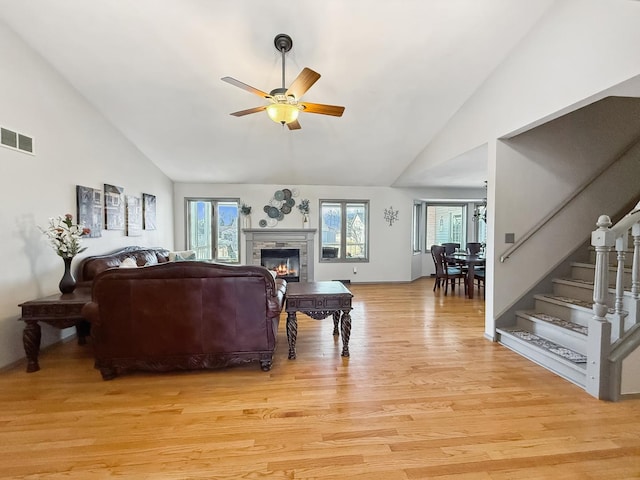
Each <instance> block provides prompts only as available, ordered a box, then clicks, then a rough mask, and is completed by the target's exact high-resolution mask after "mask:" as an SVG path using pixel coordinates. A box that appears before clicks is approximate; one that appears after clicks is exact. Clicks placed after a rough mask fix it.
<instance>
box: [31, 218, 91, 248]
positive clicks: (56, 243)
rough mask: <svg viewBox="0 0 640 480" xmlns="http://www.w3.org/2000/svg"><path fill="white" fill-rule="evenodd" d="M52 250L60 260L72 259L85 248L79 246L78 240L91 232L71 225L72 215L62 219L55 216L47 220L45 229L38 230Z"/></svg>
mask: <svg viewBox="0 0 640 480" xmlns="http://www.w3.org/2000/svg"><path fill="white" fill-rule="evenodd" d="M40 230H41V231H42V233H44V234H45V235H46V236H47V238H48V239H49V242H50V243H51V247H52V248H53V250H54V251H55V252H56V253H57V254H58V255H59V256H61V257H62V258H73V257H75V256H76V255H77V254H79V253H82V252H84V251H85V250H86V249H87V247H81V246H80V238H82V237H83V236H84V235H88V234H89V233H91V230H90V229H88V228H84V227H83V226H82V225H78V224H74V223H73V215H71V214H70V213H67V214H66V215H65V216H64V217H63V216H61V215H60V216H57V217H54V218H50V219H49V227H48V228H47V229H44V228H40Z"/></svg>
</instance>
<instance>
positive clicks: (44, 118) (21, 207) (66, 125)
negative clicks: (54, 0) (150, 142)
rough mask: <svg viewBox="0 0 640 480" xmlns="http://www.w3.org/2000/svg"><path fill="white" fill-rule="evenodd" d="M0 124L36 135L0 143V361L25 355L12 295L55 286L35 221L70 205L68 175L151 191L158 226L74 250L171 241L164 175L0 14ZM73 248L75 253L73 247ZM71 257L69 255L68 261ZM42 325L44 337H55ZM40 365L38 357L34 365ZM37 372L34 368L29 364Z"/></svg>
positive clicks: (58, 269) (81, 181) (29, 295)
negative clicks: (21, 146) (12, 145)
mask: <svg viewBox="0 0 640 480" xmlns="http://www.w3.org/2000/svg"><path fill="white" fill-rule="evenodd" d="M0 57H1V58H2V59H3V60H2V61H3V68H2V74H1V75H0V91H1V92H3V94H2V100H1V102H2V104H1V108H0V125H1V126H3V127H5V128H10V129H12V130H15V131H18V132H21V133H24V134H26V135H29V136H31V137H33V138H34V146H35V155H28V154H25V153H20V152H16V151H14V150H11V149H8V148H4V147H0V186H1V187H0V205H1V206H0V223H1V224H2V225H3V228H2V229H0V244H1V245H2V251H3V253H4V255H3V262H2V269H0V292H2V293H1V296H0V366H4V365H7V364H10V363H12V362H14V361H17V360H18V359H20V358H22V357H24V350H23V346H22V328H23V324H22V323H21V322H18V321H17V320H18V319H19V318H20V309H19V308H18V304H19V303H21V302H24V301H27V300H31V299H35V298H38V297H42V296H45V295H50V294H53V293H56V292H57V288H58V282H59V281H60V278H61V277H62V273H63V265H62V260H61V259H60V257H58V256H57V255H56V254H55V252H54V251H53V250H52V249H51V248H50V246H49V244H48V243H47V242H46V240H45V238H44V235H43V234H42V233H41V232H40V231H39V230H38V228H37V226H46V224H47V220H48V218H49V217H53V216H57V215H64V214H65V213H71V214H73V215H74V217H75V216H76V215H77V209H76V200H75V188H76V185H84V186H87V187H93V188H99V189H101V188H102V186H103V184H104V183H110V184H115V185H118V186H122V187H124V189H125V193H127V194H130V195H136V196H140V195H141V193H142V192H144V193H151V194H154V195H156V196H157V202H158V218H157V223H158V230H156V231H153V232H144V233H143V236H141V237H126V236H124V234H123V232H114V231H103V236H102V237H101V238H96V239H84V241H83V245H84V246H86V247H88V248H87V251H86V252H84V253H83V254H82V255H83V256H86V255H96V254H100V253H105V252H108V251H111V250H114V249H116V248H118V247H120V246H125V245H147V246H164V247H167V248H172V246H173V212H172V205H173V204H172V202H173V199H172V194H173V185H172V182H171V181H170V180H169V179H168V178H167V177H166V176H165V175H163V174H162V173H161V172H160V171H159V170H158V169H157V168H156V167H155V166H154V165H153V164H152V163H151V162H150V161H149V160H148V159H147V158H146V157H144V156H143V155H142V154H141V153H140V152H139V151H138V150H137V149H136V148H135V147H134V146H133V145H132V144H131V143H130V142H128V141H127V140H126V139H125V138H123V136H122V135H121V134H120V133H119V132H118V131H117V130H116V129H115V128H114V127H113V126H112V125H111V124H110V123H109V122H108V121H106V119H105V118H103V117H102V116H101V115H100V114H99V113H97V112H96V110H95V109H94V108H93V107H92V106H91V105H90V104H88V103H87V102H86V101H85V100H84V98H83V97H81V96H80V95H79V94H78V93H77V92H76V91H75V90H74V89H73V88H72V87H71V86H70V85H69V84H68V83H66V81H65V80H63V79H62V78H61V77H60V76H59V75H58V74H57V73H56V72H55V71H53V70H52V69H51V67H50V66H49V65H48V64H47V63H45V62H44V61H43V60H42V59H41V58H40V57H39V56H37V55H36V54H35V53H34V52H33V51H31V50H30V49H29V48H28V47H27V46H26V45H25V44H24V43H23V42H22V41H21V40H20V39H19V38H17V37H16V36H15V35H14V34H13V32H11V31H10V30H8V29H7V28H6V27H5V26H4V24H2V23H0ZM77 258H81V257H77ZM75 263H76V262H74V264H75ZM61 333H62V334H65V335H66V334H69V332H68V331H65V332H60V331H59V330H57V329H54V328H51V327H49V326H47V325H45V326H43V341H42V344H43V346H45V345H47V344H50V343H52V342H54V341H56V340H58V339H59V338H60V335H61ZM42 363H44V362H41V366H42V368H43V369H44V368H46V365H42ZM34 375H35V374H34Z"/></svg>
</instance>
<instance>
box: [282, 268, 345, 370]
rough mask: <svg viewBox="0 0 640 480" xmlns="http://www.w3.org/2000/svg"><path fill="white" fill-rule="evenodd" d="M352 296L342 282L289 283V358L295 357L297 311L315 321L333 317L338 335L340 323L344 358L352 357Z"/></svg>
mask: <svg viewBox="0 0 640 480" xmlns="http://www.w3.org/2000/svg"><path fill="white" fill-rule="evenodd" d="M352 298H353V294H352V293H351V292H350V291H349V289H348V288H347V287H345V286H344V284H343V283H342V282H338V281H327V282H300V283H296V282H289V283H288V284H287V293H286V299H287V304H286V307H285V310H286V312H287V340H288V341H289V359H294V358H296V340H297V338H298V319H297V316H296V312H302V313H304V314H306V315H309V316H310V317H311V318H314V319H316V320H322V319H324V318H327V317H328V316H330V315H332V316H333V334H334V335H338V323H340V333H342V356H343V357H348V356H349V337H350V336H351V314H350V313H349V312H351V309H352V307H351V299H352Z"/></svg>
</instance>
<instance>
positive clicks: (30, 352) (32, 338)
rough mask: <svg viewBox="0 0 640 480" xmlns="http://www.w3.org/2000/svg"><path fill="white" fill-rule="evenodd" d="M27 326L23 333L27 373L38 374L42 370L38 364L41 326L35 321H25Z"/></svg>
mask: <svg viewBox="0 0 640 480" xmlns="http://www.w3.org/2000/svg"><path fill="white" fill-rule="evenodd" d="M25 323H26V325H25V326H24V331H23V332H22V343H23V344H24V353H26V354H27V373H31V372H37V371H38V370H40V365H39V364H38V354H39V353H40V338H41V335H42V333H41V330H40V324H39V323H38V322H37V321H34V320H25Z"/></svg>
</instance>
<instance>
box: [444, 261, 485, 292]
mask: <svg viewBox="0 0 640 480" xmlns="http://www.w3.org/2000/svg"><path fill="white" fill-rule="evenodd" d="M445 258H446V259H447V261H448V262H455V263H456V264H458V265H460V266H462V267H465V266H466V267H467V276H466V278H465V281H466V282H467V288H466V289H465V290H466V291H467V297H469V298H473V280H474V278H475V268H476V267H480V266H482V267H484V266H485V263H486V262H485V257H484V253H480V254H470V253H466V252H454V253H450V254H449V255H446V257H445Z"/></svg>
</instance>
